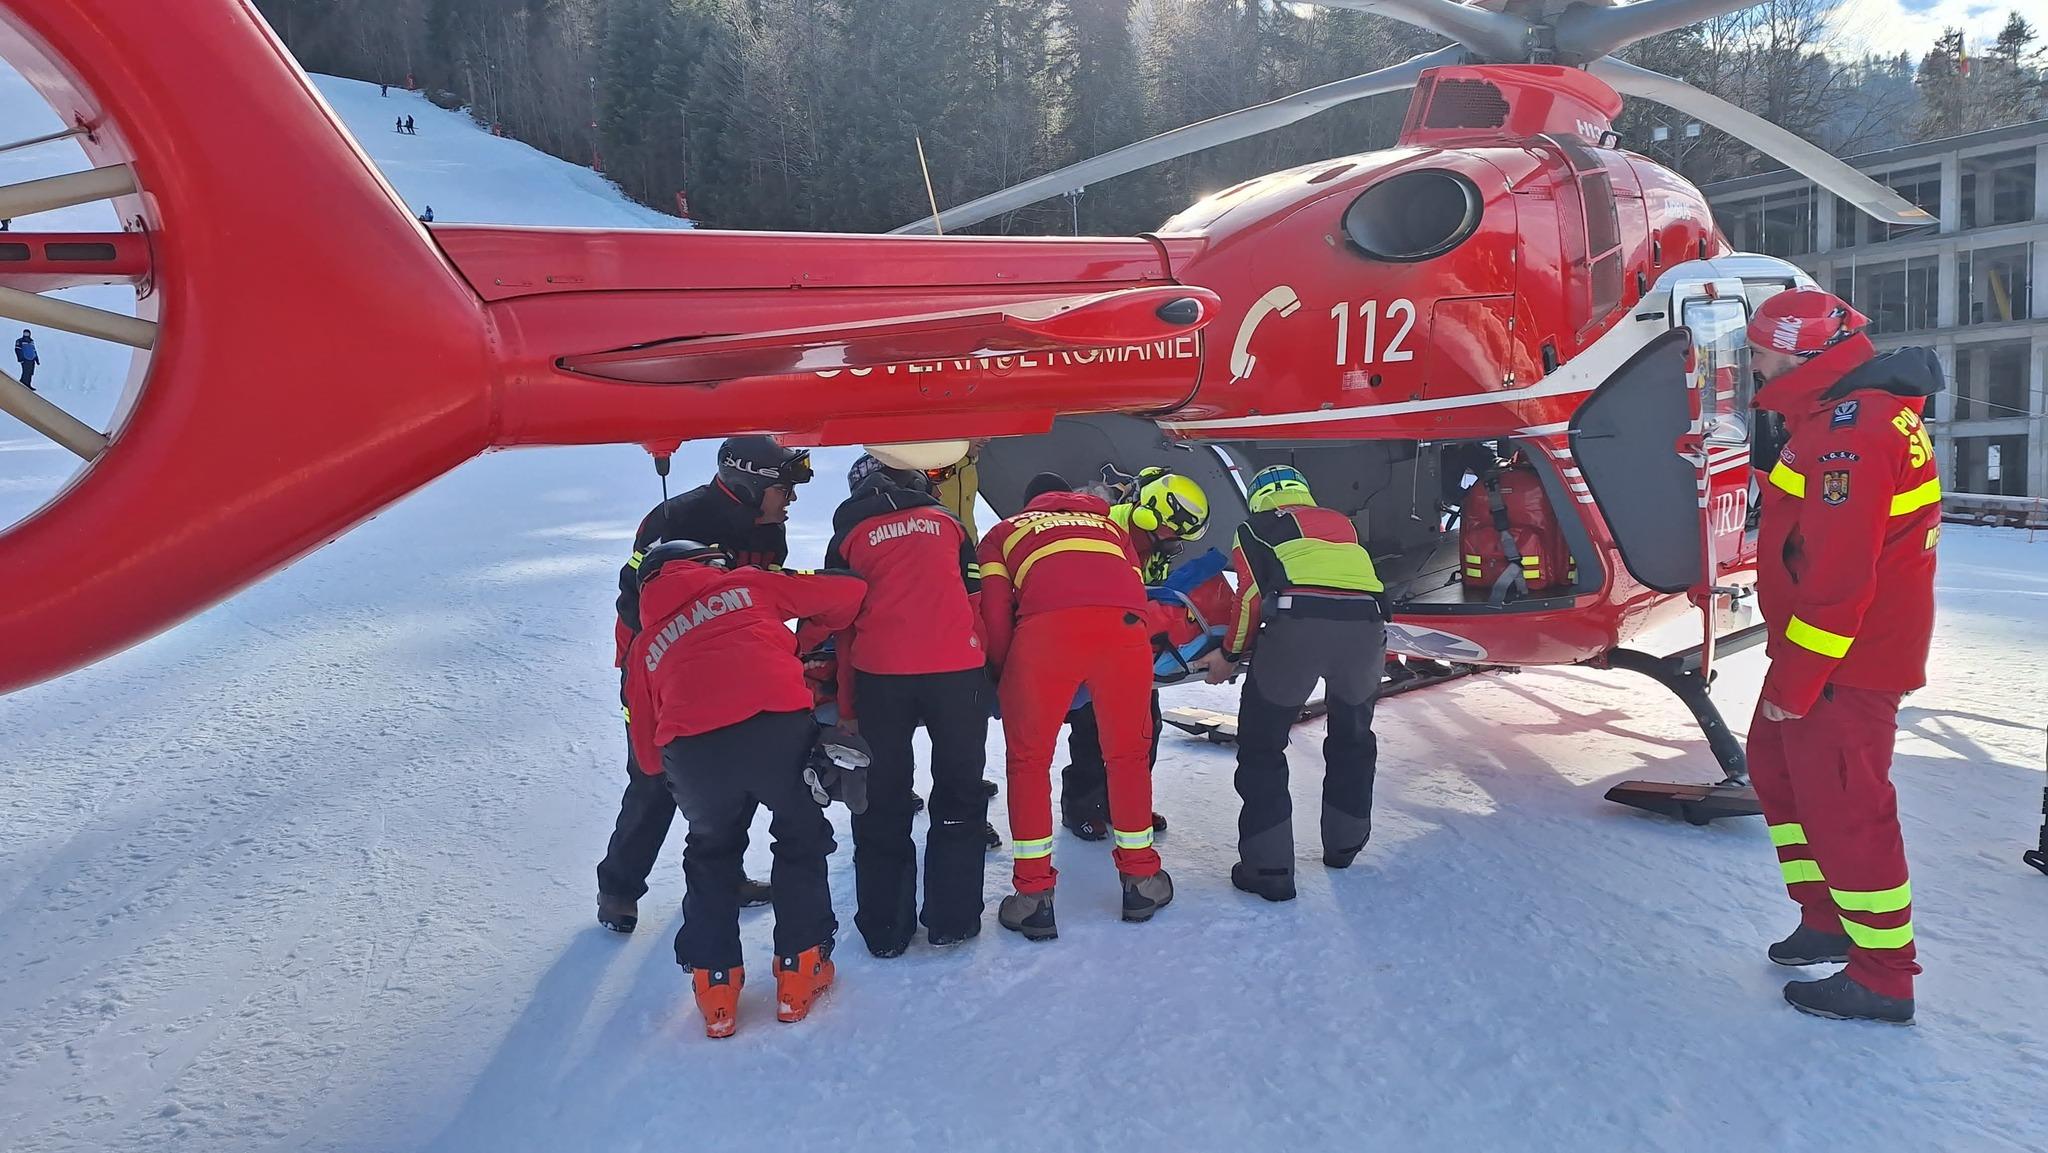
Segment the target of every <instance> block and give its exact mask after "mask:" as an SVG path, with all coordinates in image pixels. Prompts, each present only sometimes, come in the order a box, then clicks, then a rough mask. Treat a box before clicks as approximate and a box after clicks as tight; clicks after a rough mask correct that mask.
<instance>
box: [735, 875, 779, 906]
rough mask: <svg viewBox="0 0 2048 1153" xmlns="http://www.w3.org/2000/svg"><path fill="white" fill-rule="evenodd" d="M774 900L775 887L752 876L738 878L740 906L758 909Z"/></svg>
mask: <svg viewBox="0 0 2048 1153" xmlns="http://www.w3.org/2000/svg"><path fill="white" fill-rule="evenodd" d="M774 900H775V887H774V886H772V885H770V884H769V883H768V882H766V881H756V880H754V879H753V878H752V877H741V878H740V908H742V909H758V908H760V907H761V906H762V905H766V904H770V903H772V902H773V901H774Z"/></svg>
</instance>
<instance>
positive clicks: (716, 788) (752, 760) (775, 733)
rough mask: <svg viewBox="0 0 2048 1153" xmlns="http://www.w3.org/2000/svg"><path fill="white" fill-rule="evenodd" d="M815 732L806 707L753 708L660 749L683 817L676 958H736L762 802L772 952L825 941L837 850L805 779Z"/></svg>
mask: <svg viewBox="0 0 2048 1153" xmlns="http://www.w3.org/2000/svg"><path fill="white" fill-rule="evenodd" d="M817 738H818V724H817V721H815V720H814V719H812V717H811V714H810V713H809V712H808V711H805V712H800V713H756V714H754V715H753V716H751V717H748V718H747V719H746V720H744V721H741V722H740V723H738V724H736V725H727V726H726V727H725V728H722V729H714V730H712V731H711V732H708V733H704V734H702V735H700V736H694V737H677V738H676V739H675V740H673V741H670V742H669V743H668V744H667V745H665V746H663V747H662V750H661V763H662V768H663V769H664V773H663V775H664V776H665V777H666V778H667V781H668V787H669V792H670V793H671V794H673V795H674V797H675V805H676V808H677V809H678V810H679V811H681V813H682V814H683V820H684V821H686V822H688V824H689V832H688V834H687V835H685V837H684V838H683V882H684V889H683V927H682V928H680V929H678V930H676V963H677V964H679V965H683V966H685V967H687V968H692V969H730V968H733V967H734V966H736V965H739V964H740V963H741V957H740V895H739V888H740V880H741V878H742V876H743V875H744V874H743V873H742V871H741V867H740V866H741V861H740V858H741V857H742V856H743V855H744V854H745V853H746V851H747V826H748V825H749V824H751V823H752V822H753V819H754V806H755V805H757V804H760V805H766V806H768V811H769V813H770V814H772V817H771V819H770V821H769V824H768V831H769V833H770V835H772V836H773V837H774V838H775V845H774V851H775V869H774V871H773V872H772V873H771V874H769V883H770V884H771V885H773V886H774V889H775V954H776V956H779V957H793V956H795V955H796V954H798V953H801V952H803V951H804V950H805V949H808V948H810V947H812V946H813V945H822V944H826V943H828V942H830V941H831V939H832V935H833V933H834V931H835V930H837V929H838V927H839V922H838V921H836V920H834V919H833V917H832V889H831V886H830V884H829V883H828V881H827V880H826V875H825V860H826V858H827V857H829V856H831V855H832V850H834V849H836V848H838V845H837V844H835V843H834V842H833V840H832V823H831V822H830V821H827V820H826V819H825V810H823V809H821V808H819V807H818V802H817V801H815V800H813V799H812V798H811V790H810V786H808V785H806V784H804V765H805V763H806V762H807V761H809V759H810V755H811V745H812V744H813V743H814V742H815V741H816V740H817Z"/></svg>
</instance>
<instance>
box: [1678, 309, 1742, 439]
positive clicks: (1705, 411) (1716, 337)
mask: <svg viewBox="0 0 2048 1153" xmlns="http://www.w3.org/2000/svg"><path fill="white" fill-rule="evenodd" d="M1682 317H1683V320H1684V322H1685V326H1686V328H1687V329H1688V330H1690V331H1691V333H1692V345H1693V352H1694V369H1693V371H1694V374H1695V375H1694V378H1693V383H1694V384H1695V385H1696V386H1698V387H1699V389H1700V416H1701V419H1702V420H1703V421H1705V423H1706V429H1707V441H1708V443H1710V444H1720V445H1737V444H1748V443H1749V419H1750V413H1749V404H1750V396H1751V393H1752V390H1753V387H1754V382H1753V381H1752V379H1751V377H1750V371H1749V337H1748V335H1747V333H1746V331H1745V329H1746V327H1747V326H1748V324H1749V312H1748V310H1747V309H1745V308H1744V307H1743V304H1742V301H1741V300H1740V299H1738V298H1735V297H1729V296H1723V297H1714V298H1709V297H1695V298H1694V299H1692V300H1688V301H1686V302H1685V311H1684V313H1683V314H1682Z"/></svg>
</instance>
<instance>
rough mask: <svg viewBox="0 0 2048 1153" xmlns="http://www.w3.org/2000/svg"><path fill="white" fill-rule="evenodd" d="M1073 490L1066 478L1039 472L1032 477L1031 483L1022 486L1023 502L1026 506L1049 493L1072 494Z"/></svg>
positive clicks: (1056, 474) (1053, 473) (1054, 473)
mask: <svg viewBox="0 0 2048 1153" xmlns="http://www.w3.org/2000/svg"><path fill="white" fill-rule="evenodd" d="M1073 490H1074V486H1073V485H1070V484H1068V483H1067V478H1066V477H1063V476H1061V475H1060V474H1059V473H1056V472H1041V473H1039V474H1038V475H1037V476H1034V477H1032V478H1031V482H1030V483H1029V484H1026V485H1025V486H1024V500H1025V503H1027V504H1028V503H1030V502H1031V501H1034V500H1037V499H1038V498H1039V497H1042V496H1044V495H1045V494H1046V493H1049V492H1072V491H1073Z"/></svg>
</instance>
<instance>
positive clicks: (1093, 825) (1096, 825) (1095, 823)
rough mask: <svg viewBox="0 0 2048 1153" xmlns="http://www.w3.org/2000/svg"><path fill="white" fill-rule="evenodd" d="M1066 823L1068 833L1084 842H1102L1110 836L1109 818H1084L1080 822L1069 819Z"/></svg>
mask: <svg viewBox="0 0 2048 1153" xmlns="http://www.w3.org/2000/svg"><path fill="white" fill-rule="evenodd" d="M1065 823H1066V826H1067V831H1068V832H1070V833H1072V834H1074V835H1075V836H1077V837H1079V838H1081V839H1082V840H1084V841H1100V840H1102V839H1104V838H1105V837H1107V836H1109V818H1107V817H1082V818H1080V819H1079V820H1075V819H1072V818H1068V819H1067V820H1066V822H1065Z"/></svg>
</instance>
